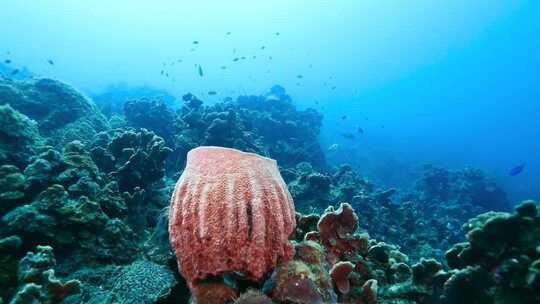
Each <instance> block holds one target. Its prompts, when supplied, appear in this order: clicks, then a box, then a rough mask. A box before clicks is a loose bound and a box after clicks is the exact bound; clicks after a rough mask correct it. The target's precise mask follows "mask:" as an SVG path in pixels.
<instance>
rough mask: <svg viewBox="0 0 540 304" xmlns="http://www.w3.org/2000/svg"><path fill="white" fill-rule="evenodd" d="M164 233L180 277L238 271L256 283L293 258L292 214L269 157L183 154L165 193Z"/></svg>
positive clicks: (214, 150)
mask: <svg viewBox="0 0 540 304" xmlns="http://www.w3.org/2000/svg"><path fill="white" fill-rule="evenodd" d="M169 216H170V220H169V234H170V240H171V244H172V246H173V248H174V250H175V253H176V256H177V259H178V262H179V266H180V272H181V274H182V275H183V276H184V277H185V278H186V280H187V281H188V283H189V284H190V285H191V286H192V287H193V286H194V285H195V283H197V281H198V280H202V279H205V278H207V277H209V276H216V275H221V274H224V273H228V272H241V273H243V274H244V275H246V276H247V277H248V278H249V279H251V280H254V281H260V280H261V279H262V278H263V277H264V276H265V275H266V274H268V273H269V272H270V271H271V270H273V269H274V268H275V266H276V264H277V263H278V261H287V260H290V259H291V258H292V256H293V255H294V249H293V246H292V245H291V244H290V243H289V241H288V238H289V235H290V234H291V233H292V232H293V231H294V229H295V211H294V204H293V200H292V197H291V195H290V193H289V191H288V190H287V186H286V185H285V182H284V181H283V179H282V177H281V175H280V173H279V170H278V167H277V164H276V162H275V161H274V160H272V159H269V158H265V157H262V156H259V155H256V154H253V153H245V152H241V151H238V150H234V149H229V148H221V147H199V148H195V149H193V150H191V151H190V152H188V155H187V163H186V168H185V170H184V172H183V173H182V175H181V176H180V178H179V180H178V182H177V184H176V187H175V190H174V193H173V195H172V198H171V208H170V215H169Z"/></svg>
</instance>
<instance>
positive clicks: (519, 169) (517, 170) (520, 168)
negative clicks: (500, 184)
mask: <svg viewBox="0 0 540 304" xmlns="http://www.w3.org/2000/svg"><path fill="white" fill-rule="evenodd" d="M523 169H525V163H523V164H521V165H518V166H515V167H514V168H512V170H510V176H516V175H518V174H520V173H521V172H523Z"/></svg>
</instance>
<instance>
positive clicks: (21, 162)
mask: <svg viewBox="0 0 540 304" xmlns="http://www.w3.org/2000/svg"><path fill="white" fill-rule="evenodd" d="M1 101H2V99H1V98H0V103H1ZM40 142H41V137H40V135H39V132H38V125H37V123H36V122H35V121H33V120H31V119H30V118H28V117H27V116H26V115H24V114H21V113H20V112H19V111H17V110H14V109H13V108H12V107H11V106H10V105H9V104H5V105H1V104H0V165H4V164H10V165H14V166H17V167H18V168H23V167H24V166H25V165H26V164H28V159H29V158H30V157H31V156H33V155H34V154H35V148H36V146H38V145H39V144H40Z"/></svg>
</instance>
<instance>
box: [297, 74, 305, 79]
mask: <svg viewBox="0 0 540 304" xmlns="http://www.w3.org/2000/svg"><path fill="white" fill-rule="evenodd" d="M296 78H298V79H302V78H304V76H302V75H300V74H298V75H296Z"/></svg>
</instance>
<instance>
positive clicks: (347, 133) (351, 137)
mask: <svg viewBox="0 0 540 304" xmlns="http://www.w3.org/2000/svg"><path fill="white" fill-rule="evenodd" d="M341 136H343V138H346V139H354V138H355V136H354V134H352V133H349V132H345V133H341Z"/></svg>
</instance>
